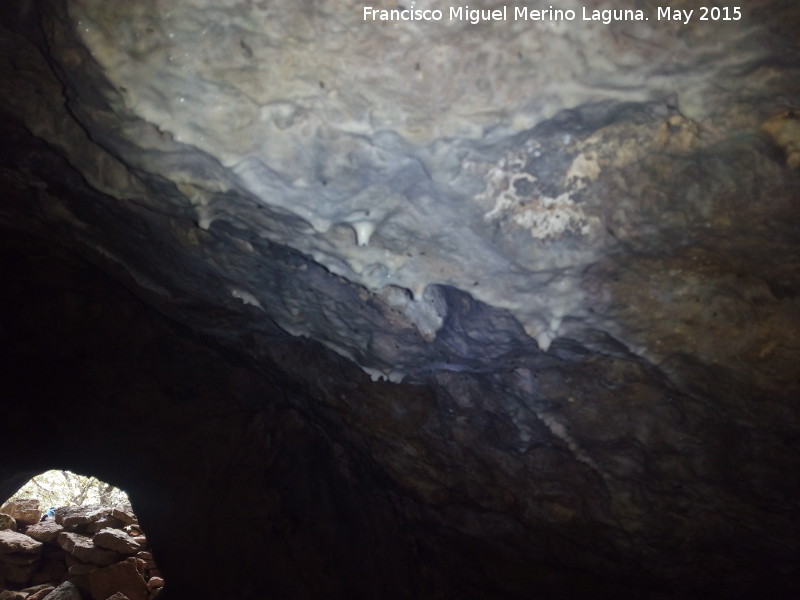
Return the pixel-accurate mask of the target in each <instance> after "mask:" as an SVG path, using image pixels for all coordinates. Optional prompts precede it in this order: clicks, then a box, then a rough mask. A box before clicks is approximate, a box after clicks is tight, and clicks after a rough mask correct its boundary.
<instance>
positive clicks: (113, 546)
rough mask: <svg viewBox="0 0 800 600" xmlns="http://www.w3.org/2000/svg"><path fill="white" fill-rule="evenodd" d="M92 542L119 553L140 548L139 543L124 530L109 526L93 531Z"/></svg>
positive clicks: (133, 551) (135, 550) (130, 551)
mask: <svg viewBox="0 0 800 600" xmlns="http://www.w3.org/2000/svg"><path fill="white" fill-rule="evenodd" d="M92 542H94V544H95V545H96V546H98V547H100V548H106V549H107V550H114V551H115V552H119V553H120V554H133V553H135V552H137V551H139V550H141V548H142V546H141V544H139V543H138V542H136V541H135V540H134V539H133V538H131V536H129V535H127V534H126V533H125V532H124V531H120V530H119V529H111V528H105V529H102V530H100V531H98V532H97V533H95V534H94V536H93V537H92Z"/></svg>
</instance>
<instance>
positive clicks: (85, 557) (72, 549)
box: [56, 531, 121, 567]
mask: <svg viewBox="0 0 800 600" xmlns="http://www.w3.org/2000/svg"><path fill="white" fill-rule="evenodd" d="M56 540H57V542H58V545H59V546H61V547H62V548H64V550H66V551H67V552H68V553H69V554H70V555H71V556H73V557H74V558H76V559H78V560H80V561H82V562H85V563H90V564H93V565H98V566H102V567H104V566H108V565H110V564H113V563H115V562H117V561H118V560H119V559H120V558H121V555H120V554H119V553H118V552H113V551H111V550H104V549H103V548H98V547H97V546H95V545H94V543H93V542H92V538H90V537H88V536H85V535H81V534H79V533H71V532H66V531H62V532H61V533H59V534H58V537H57V538H56Z"/></svg>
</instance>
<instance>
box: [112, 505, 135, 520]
mask: <svg viewBox="0 0 800 600" xmlns="http://www.w3.org/2000/svg"><path fill="white" fill-rule="evenodd" d="M111 516H112V517H114V518H115V519H118V520H120V521H122V522H123V523H125V524H126V525H132V524H133V523H136V515H135V514H133V509H132V508H131V507H130V505H128V506H126V505H123V504H120V505H118V506H115V507H114V508H112V509H111Z"/></svg>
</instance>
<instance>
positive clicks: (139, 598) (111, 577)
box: [89, 557, 148, 600]
mask: <svg viewBox="0 0 800 600" xmlns="http://www.w3.org/2000/svg"><path fill="white" fill-rule="evenodd" d="M89 586H90V589H91V592H92V598H93V600H106V598H108V597H109V596H111V595H113V594H114V593H116V592H122V593H123V594H125V595H126V596H127V597H128V598H129V599H130V600H147V597H148V596H147V584H146V582H145V580H144V578H143V577H142V575H141V574H140V573H139V571H138V569H137V568H136V559H134V558H132V557H131V558H127V559H125V560H124V561H122V562H118V563H116V564H114V565H111V566H109V567H105V568H103V569H98V570H97V571H94V572H93V573H91V574H90V575H89Z"/></svg>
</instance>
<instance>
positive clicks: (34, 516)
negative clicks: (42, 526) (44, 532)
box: [0, 498, 43, 525]
mask: <svg viewBox="0 0 800 600" xmlns="http://www.w3.org/2000/svg"><path fill="white" fill-rule="evenodd" d="M0 512H4V513H6V514H7V515H11V516H12V517H14V519H16V521H17V523H19V524H20V525H33V524H34V523H38V522H39V520H40V519H41V518H42V514H43V513H42V511H41V510H39V501H38V500H36V499H35V498H24V499H21V500H14V501H12V502H7V503H6V504H5V505H4V506H3V507H2V508H0Z"/></svg>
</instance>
